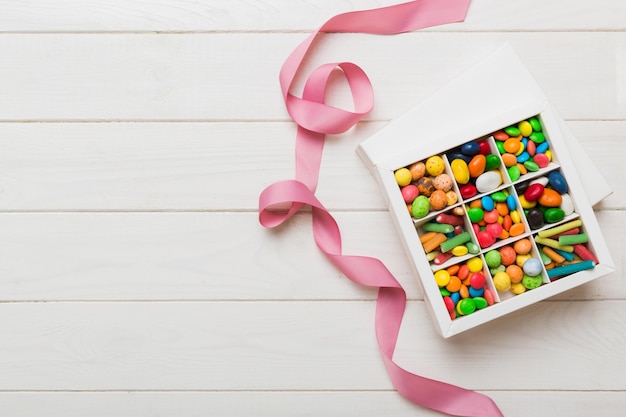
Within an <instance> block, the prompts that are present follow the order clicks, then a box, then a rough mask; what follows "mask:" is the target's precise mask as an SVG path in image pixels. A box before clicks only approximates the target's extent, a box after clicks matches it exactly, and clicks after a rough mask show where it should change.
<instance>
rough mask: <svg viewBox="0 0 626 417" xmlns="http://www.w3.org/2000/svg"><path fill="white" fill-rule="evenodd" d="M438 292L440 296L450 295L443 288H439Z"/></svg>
mask: <svg viewBox="0 0 626 417" xmlns="http://www.w3.org/2000/svg"><path fill="white" fill-rule="evenodd" d="M439 293H440V294H441V296H442V297H447V296H449V295H450V291H448V290H446V289H445V288H439Z"/></svg>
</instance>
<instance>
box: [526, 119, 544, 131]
mask: <svg viewBox="0 0 626 417" xmlns="http://www.w3.org/2000/svg"><path fill="white" fill-rule="evenodd" d="M528 123H530V126H531V127H532V128H533V131H535V132H541V122H540V121H539V120H538V119H537V118H536V117H531V118H530V119H528Z"/></svg>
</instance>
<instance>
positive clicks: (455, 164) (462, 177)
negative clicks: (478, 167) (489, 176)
mask: <svg viewBox="0 0 626 417" xmlns="http://www.w3.org/2000/svg"><path fill="white" fill-rule="evenodd" d="M450 168H451V169H452V175H453V176H454V179H455V180H456V182H458V183H459V184H467V183H468V182H469V180H470V173H469V169H468V167H467V163H466V162H465V161H464V160H462V159H455V160H454V161H452V163H451V164H450Z"/></svg>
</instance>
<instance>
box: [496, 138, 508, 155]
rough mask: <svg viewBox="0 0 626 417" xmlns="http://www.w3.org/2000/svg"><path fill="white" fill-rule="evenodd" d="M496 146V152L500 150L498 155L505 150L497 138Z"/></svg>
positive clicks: (502, 143)
mask: <svg viewBox="0 0 626 417" xmlns="http://www.w3.org/2000/svg"><path fill="white" fill-rule="evenodd" d="M496 148H498V152H500V155H502V154H505V153H506V150H505V149H504V142H500V141H499V140H497V141H496Z"/></svg>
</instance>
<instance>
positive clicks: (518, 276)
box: [505, 265, 524, 284]
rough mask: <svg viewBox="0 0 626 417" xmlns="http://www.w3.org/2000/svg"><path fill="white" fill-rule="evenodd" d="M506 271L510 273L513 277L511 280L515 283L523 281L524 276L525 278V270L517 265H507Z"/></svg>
mask: <svg viewBox="0 0 626 417" xmlns="http://www.w3.org/2000/svg"><path fill="white" fill-rule="evenodd" d="M505 272H506V273H507V274H509V277H511V282H512V283H513V284H517V283H518V282H521V281H522V278H524V270H522V268H520V267H519V266H517V265H509V266H507V267H506V270H505Z"/></svg>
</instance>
